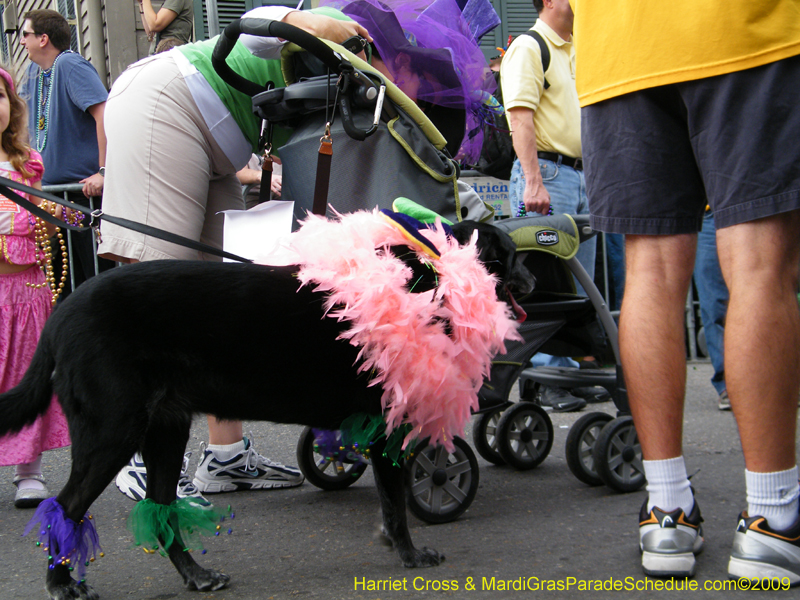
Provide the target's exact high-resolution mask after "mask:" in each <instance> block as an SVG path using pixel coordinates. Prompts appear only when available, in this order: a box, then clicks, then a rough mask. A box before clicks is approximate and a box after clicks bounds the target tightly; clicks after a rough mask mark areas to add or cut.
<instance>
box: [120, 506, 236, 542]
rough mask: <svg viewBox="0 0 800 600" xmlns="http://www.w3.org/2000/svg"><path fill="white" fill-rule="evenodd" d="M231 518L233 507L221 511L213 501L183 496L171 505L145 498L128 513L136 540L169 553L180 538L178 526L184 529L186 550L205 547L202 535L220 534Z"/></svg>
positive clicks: (134, 539) (129, 525)
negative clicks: (178, 536) (200, 500)
mask: <svg viewBox="0 0 800 600" xmlns="http://www.w3.org/2000/svg"><path fill="white" fill-rule="evenodd" d="M227 517H231V511H230V506H229V507H228V508H227V509H226V510H220V509H218V508H216V507H215V506H214V505H213V504H209V505H203V504H200V503H198V502H197V500H196V499H194V498H179V499H177V500H175V501H174V502H172V504H170V505H168V506H167V505H165V504H158V503H156V502H154V501H153V500H151V499H150V498H145V499H144V500H142V501H140V502H137V503H136V506H134V507H133V510H132V511H131V513H130V515H129V516H128V529H129V530H130V532H131V533H132V534H133V541H134V543H135V544H136V545H137V546H141V547H142V548H143V549H144V551H145V552H148V553H155V552H159V553H160V554H161V555H162V556H166V555H167V553H166V550H167V549H168V548H169V547H170V546H171V545H172V543H173V542H174V541H175V539H176V536H175V529H177V530H178V531H179V532H180V537H181V540H182V541H183V545H184V549H185V550H202V549H203V544H202V543H201V541H200V536H201V535H219V532H220V531H221V529H222V525H221V523H222V522H223V521H224V520H225V519H226V518H227ZM228 532H229V533H230V530H228Z"/></svg>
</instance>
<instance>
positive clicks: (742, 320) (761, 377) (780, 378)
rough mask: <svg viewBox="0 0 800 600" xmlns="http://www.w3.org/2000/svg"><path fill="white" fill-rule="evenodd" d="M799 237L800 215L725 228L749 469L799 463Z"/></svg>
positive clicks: (735, 374)
mask: <svg viewBox="0 0 800 600" xmlns="http://www.w3.org/2000/svg"><path fill="white" fill-rule="evenodd" d="M798 240H800V211H794V212H792V213H785V214H782V215H776V216H774V217H769V218H766V219H759V220H758V221H752V222H750V223H743V224H741V225H734V226H732V227H727V228H725V229H720V230H718V231H717V244H718V248H719V255H720V266H721V267H722V273H723V276H724V277H725V282H726V283H727V284H728V289H729V290H730V296H731V299H730V304H729V305H728V316H727V321H726V326H725V377H726V379H727V384H728V395H729V396H730V398H731V407H732V408H733V411H734V414H735V415H736V421H737V423H738V426H739V435H740V437H741V441H742V449H743V451H744V458H745V464H746V466H747V469H748V470H750V471H753V472H761V473H771V472H776V471H783V470H786V469H790V468H792V467H794V465H795V463H796V458H795V434H796V431H795V430H796V422H797V395H798V389H799V388H800V315H799V314H798V308H797V295H796V294H797V281H798V262H800V241H798Z"/></svg>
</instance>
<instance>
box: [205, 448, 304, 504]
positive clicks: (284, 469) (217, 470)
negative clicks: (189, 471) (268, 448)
mask: <svg viewBox="0 0 800 600" xmlns="http://www.w3.org/2000/svg"><path fill="white" fill-rule="evenodd" d="M200 451H201V452H202V453H203V458H202V459H201V460H200V464H199V465H198V466H197V471H196V472H195V474H194V479H193V480H192V481H193V483H194V484H195V486H197V488H198V489H199V490H200V491H201V492H202V493H206V494H216V493H219V492H235V491H238V490H266V489H275V488H289V487H295V486H298V485H300V484H301V483H303V480H304V479H305V478H304V477H303V474H302V473H301V472H300V469H298V468H296V467H288V466H286V465H282V464H280V463H276V462H272V461H271V460H270V459H268V458H266V457H264V456H261V455H260V454H259V453H258V452H256V450H255V448H253V445H252V444H251V443H250V440H248V439H247V438H244V452H241V453H239V454H237V455H236V456H234V457H233V458H232V459H230V460H227V461H221V460H218V459H217V457H216V456H215V455H214V452H213V451H212V450H208V449H207V448H206V447H205V444H203V445H202V446H201V447H200Z"/></svg>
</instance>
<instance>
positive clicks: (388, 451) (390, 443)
mask: <svg viewBox="0 0 800 600" xmlns="http://www.w3.org/2000/svg"><path fill="white" fill-rule="evenodd" d="M410 431H411V426H410V425H404V426H402V427H398V428H396V429H394V430H392V433H390V434H389V437H388V438H387V439H386V448H385V449H384V451H383V454H384V456H387V457H389V458H390V459H391V460H392V462H393V463H394V464H395V465H399V464H400V459H401V458H403V459H405V458H408V457H409V456H410V455H411V452H412V451H413V450H414V445H415V442H412V443H410V444H409V445H408V447H406V449H405V450H403V440H405V437H406V436H407V435H408V433H409V432H410ZM341 432H342V444H343V445H345V446H352V447H353V448H355V449H356V450H358V449H360V448H363V449H368V448H369V446H370V445H371V444H373V443H375V442H376V441H378V440H379V439H381V438H382V437H384V435H385V432H386V421H384V419H383V415H367V414H364V413H358V414H355V415H352V416H350V417H347V418H346V419H345V420H344V421H342V428H341ZM366 455H367V456H369V453H368V450H367V452H366Z"/></svg>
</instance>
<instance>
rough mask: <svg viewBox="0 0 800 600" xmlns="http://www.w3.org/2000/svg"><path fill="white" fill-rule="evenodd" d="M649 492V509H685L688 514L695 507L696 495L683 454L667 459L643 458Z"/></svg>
mask: <svg viewBox="0 0 800 600" xmlns="http://www.w3.org/2000/svg"><path fill="white" fill-rule="evenodd" d="M642 464H643V465H644V474H645V477H646V478H647V493H648V494H649V498H648V502H647V510H648V511H649V510H652V509H653V507H654V506H655V507H658V508H659V509H661V510H663V511H664V512H672V511H673V510H675V509H677V508H681V509H683V512H684V513H686V515H687V516H688V515H689V514H690V513H691V512H692V508H693V507H694V495H693V494H692V488H691V485H690V484H689V478H688V477H687V476H686V464H685V463H684V461H683V456H678V457H677V458H668V459H666V460H643V461H642Z"/></svg>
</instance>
